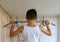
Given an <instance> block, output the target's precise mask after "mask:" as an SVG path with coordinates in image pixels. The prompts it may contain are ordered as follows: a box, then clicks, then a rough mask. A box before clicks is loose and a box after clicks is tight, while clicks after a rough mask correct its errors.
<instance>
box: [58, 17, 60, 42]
mask: <svg viewBox="0 0 60 42" xmlns="http://www.w3.org/2000/svg"><path fill="white" fill-rule="evenodd" d="M58 27H59V32H58V33H59V35H58V37H59V42H60V16H58Z"/></svg>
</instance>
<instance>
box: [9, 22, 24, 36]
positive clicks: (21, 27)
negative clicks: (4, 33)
mask: <svg viewBox="0 0 60 42" xmlns="http://www.w3.org/2000/svg"><path fill="white" fill-rule="evenodd" d="M14 24H15V23H12V25H11V27H10V37H14V36H16V35H18V34H19V33H22V32H23V30H24V26H20V27H19V28H18V29H17V30H16V31H14V26H13V25H14Z"/></svg>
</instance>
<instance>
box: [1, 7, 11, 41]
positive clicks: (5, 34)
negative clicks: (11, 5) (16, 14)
mask: <svg viewBox="0 0 60 42" xmlns="http://www.w3.org/2000/svg"><path fill="white" fill-rule="evenodd" d="M8 22H9V16H8V15H7V14H6V13H5V12H4V11H3V10H2V9H1V8H0V42H10V37H9V32H10V30H9V27H3V26H4V25H5V24H7V23H8Z"/></svg>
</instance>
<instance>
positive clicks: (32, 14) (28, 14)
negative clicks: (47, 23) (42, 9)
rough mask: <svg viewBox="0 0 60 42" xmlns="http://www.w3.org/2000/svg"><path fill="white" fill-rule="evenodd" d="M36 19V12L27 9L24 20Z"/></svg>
mask: <svg viewBox="0 0 60 42" xmlns="http://www.w3.org/2000/svg"><path fill="white" fill-rule="evenodd" d="M36 17H37V11H36V10H35V9H29V10H28V11H27V12H26V18H27V19H29V20H33V19H35V18H36Z"/></svg>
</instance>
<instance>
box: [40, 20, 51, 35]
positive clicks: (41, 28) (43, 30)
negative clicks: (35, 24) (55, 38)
mask: <svg viewBox="0 0 60 42" xmlns="http://www.w3.org/2000/svg"><path fill="white" fill-rule="evenodd" d="M45 24H46V27H47V30H46V29H44V27H43V26H42V25H41V24H40V25H39V27H40V30H41V31H42V32H43V33H45V34H46V35H48V36H51V29H50V27H49V24H50V23H49V21H47V20H46V21H45Z"/></svg>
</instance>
